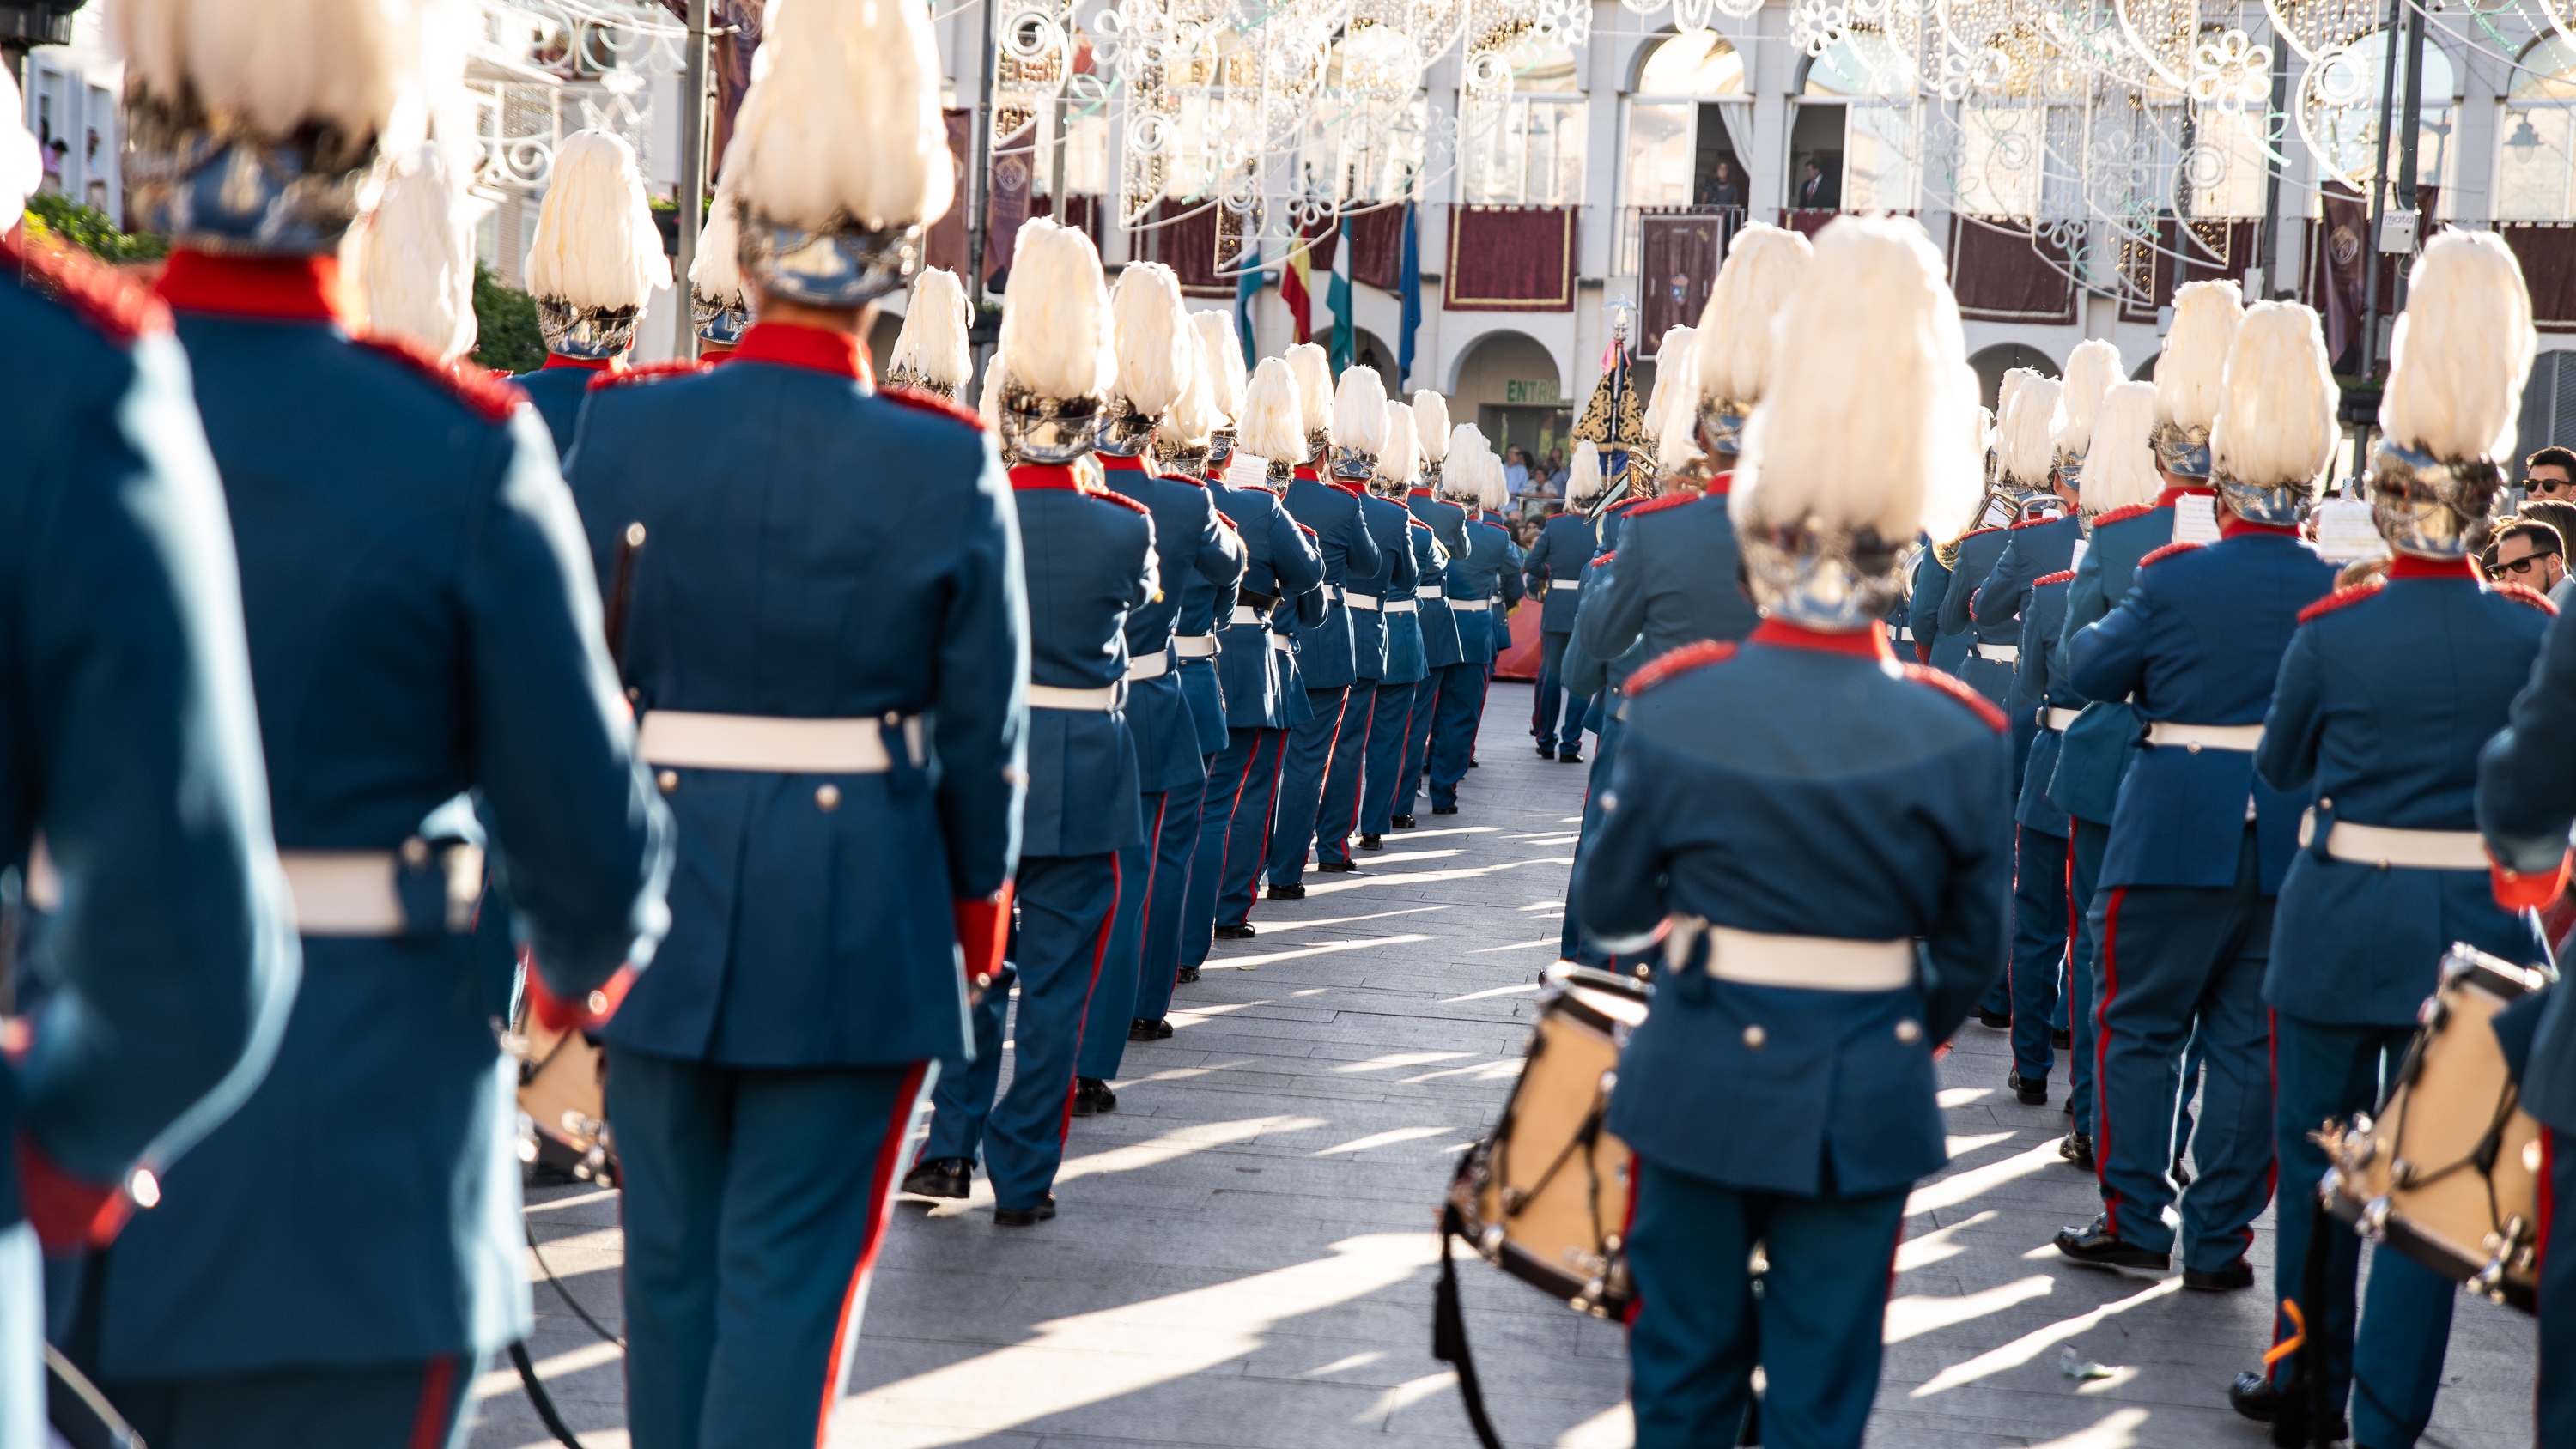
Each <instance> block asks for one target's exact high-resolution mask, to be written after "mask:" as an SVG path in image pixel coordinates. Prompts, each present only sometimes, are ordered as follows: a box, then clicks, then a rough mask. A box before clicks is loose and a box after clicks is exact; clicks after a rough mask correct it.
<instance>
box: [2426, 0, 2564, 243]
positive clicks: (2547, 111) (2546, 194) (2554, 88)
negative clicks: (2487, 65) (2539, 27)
mask: <svg viewBox="0 0 2576 1449" xmlns="http://www.w3.org/2000/svg"><path fill="white" fill-rule="evenodd" d="M2515 64H2517V65H2519V66H2521V67H2522V69H2520V70H2517V71H2514V72H2513V74H2512V79H2511V80H2510V81H2508V82H2507V83H2506V87H2505V98H2504V100H2503V101H2502V102H2501V103H2500V109H2501V112H2502V114H2500V115H2498V116H2497V117H2496V156H2495V214H2496V219H2497V220H2499V221H2576V184H2571V179H2570V178H2571V176H2576V164H2571V162H2570V157H2571V156H2576V45H2570V44H2568V43H2567V42H2566V41H2565V40H2563V39H2561V38H2559V37H2558V36H2555V35H2547V36H2543V37H2541V38H2540V39H2539V40H2536V41H2534V42H2532V44H2531V45H2530V46H2529V47H2528V48H2527V49H2525V50H2524V51H2523V53H2522V54H2521V55H2520V56H2519V57H2518V58H2517V59H2516V61H2515ZM2428 89H2429V87H2428Z"/></svg>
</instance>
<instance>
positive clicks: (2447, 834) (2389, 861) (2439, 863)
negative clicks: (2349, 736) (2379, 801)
mask: <svg viewBox="0 0 2576 1449" xmlns="http://www.w3.org/2000/svg"><path fill="white" fill-rule="evenodd" d="M2316 826H2317V816H2316V812H2315V811H2313V810H2311V811H2309V812H2308V813H2306V814H2304V815H2302V816H2300V817H2299V845H2300V847H2301V848H2302V849H2304V848H2306V846H2307V845H2308V843H2309V842H2310V841H2312V840H2314V839H2315V838H2316V833H2317V832H2316ZM2326 854H2328V855H2331V856H2333V857H2334V858H2335V859H2337V860H2348V861H2351V862H2353V863H2354V864H2356V865H2376V866H2380V867H2382V868H2385V867H2388V866H2392V865H2395V866H2404V867H2406V868H2407V869H2409V870H2484V869H2486V868H2487V847H2486V842H2485V840H2484V839H2482V838H2481V837H2480V836H2479V834H2478V833H2477V832H2476V831H2474V830H2399V829H2397V828H2395V827H2393V826H2388V825H2355V824H2353V823H2352V822H2351V821H2349V820H2338V821H2336V822H2335V823H2334V829H2332V830H2330V831H2328V832H2327V833H2326Z"/></svg>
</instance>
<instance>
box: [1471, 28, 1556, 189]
mask: <svg viewBox="0 0 2576 1449" xmlns="http://www.w3.org/2000/svg"><path fill="white" fill-rule="evenodd" d="M1467 69H1468V75H1469V82H1470V83H1469V85H1468V86H1466V87H1465V88H1463V89H1461V90H1460V91H1459V93H1458V199H1459V200H1461V201H1463V202H1466V203H1468V204H1469V205H1474V206H1575V205H1579V204H1580V203H1581V202H1582V200H1583V135H1584V128H1583V92H1582V91H1581V90H1580V89H1579V88H1578V83H1577V77H1576V74H1575V66H1574V52H1573V50H1572V49H1570V48H1569V47H1567V46H1566V44H1565V43H1564V42H1563V41H1562V40H1558V39H1554V38H1552V37H1551V38H1549V39H1546V40H1538V41H1532V40H1526V39H1524V40H1522V41H1519V42H1517V43H1505V44H1502V45H1495V46H1490V47H1489V46H1485V45H1478V46H1474V47H1471V48H1470V50H1469V54H1468V61H1467ZM1506 75H1507V76H1508V77H1509V79H1508V81H1507V82H1506V81H1505V79H1504V77H1505V76H1506ZM1480 76H1481V77H1483V81H1484V83H1483V84H1479V83H1478V80H1479V77H1480Z"/></svg>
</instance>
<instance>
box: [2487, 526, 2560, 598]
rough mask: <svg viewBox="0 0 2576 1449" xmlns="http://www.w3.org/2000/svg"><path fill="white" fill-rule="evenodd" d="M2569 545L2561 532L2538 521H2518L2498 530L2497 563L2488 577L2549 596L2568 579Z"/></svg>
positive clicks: (2488, 573) (2496, 543)
mask: <svg viewBox="0 0 2576 1449" xmlns="http://www.w3.org/2000/svg"><path fill="white" fill-rule="evenodd" d="M2566 553H2567V545H2566V542H2565V540H2563V539H2561V538H2560V537H2559V534H2558V530H2557V529H2555V528H2552V527H2550V526H2549V525H2548V524H2546V523H2543V522H2541V521H2540V520H2539V519H2536V518H2519V517H2518V518H2515V519H2512V520H2511V521H2509V522H2507V523H2506V524H2505V525H2504V526H2503V527H2502V528H2499V529H2497V530H2496V536H2495V562H2494V564H2493V565H2492V566H2490V567H2489V568H2488V569H2487V577H2488V578H2491V579H2493V580H2495V581H2496V582H2497V583H2500V584H2520V585H2522V586H2523V587H2524V588H2526V589H2535V590H2538V591H2539V592H2541V593H2544V594H2545V593H2548V592H2549V591H2550V590H2552V589H2554V588H2556V587H2558V584H2559V581H2560V580H2562V579H2564V578H2566V577H2567V563H2566Z"/></svg>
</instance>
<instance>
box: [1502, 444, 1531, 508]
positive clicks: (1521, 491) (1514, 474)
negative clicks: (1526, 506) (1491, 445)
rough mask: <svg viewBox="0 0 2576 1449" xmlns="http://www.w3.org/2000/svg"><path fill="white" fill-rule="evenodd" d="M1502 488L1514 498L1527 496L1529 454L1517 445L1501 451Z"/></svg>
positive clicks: (1528, 486) (1528, 488)
mask: <svg viewBox="0 0 2576 1449" xmlns="http://www.w3.org/2000/svg"><path fill="white" fill-rule="evenodd" d="M1503 488H1504V490H1505V491H1506V492H1508V493H1510V494H1511V495H1512V496H1513V497H1514V498H1524V497H1527V496H1528V495H1529V491H1530V470H1529V452H1528V450H1526V449H1524V448H1521V447H1519V446H1518V445H1515V446H1512V447H1509V448H1505V449H1504V450H1503Z"/></svg>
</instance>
